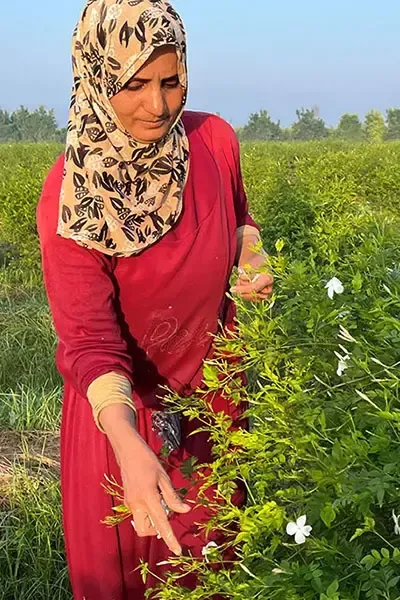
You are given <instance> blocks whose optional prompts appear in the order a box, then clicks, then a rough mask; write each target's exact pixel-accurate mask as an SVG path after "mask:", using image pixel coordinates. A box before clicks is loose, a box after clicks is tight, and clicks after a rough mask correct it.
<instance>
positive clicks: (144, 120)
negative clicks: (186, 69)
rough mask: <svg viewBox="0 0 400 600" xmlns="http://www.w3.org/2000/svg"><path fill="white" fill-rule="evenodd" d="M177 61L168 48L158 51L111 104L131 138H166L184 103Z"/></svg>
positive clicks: (173, 51) (173, 53) (172, 50)
mask: <svg viewBox="0 0 400 600" xmlns="http://www.w3.org/2000/svg"><path fill="white" fill-rule="evenodd" d="M183 93H184V92H183V89H182V87H181V85H180V82H179V76H178V58H177V55H176V51H175V49H174V48H173V47H171V46H165V47H163V48H157V49H156V50H155V51H154V52H153V54H152V56H151V57H150V58H149V60H148V61H147V62H146V63H145V64H144V65H143V67H142V68H141V69H140V70H139V71H138V72H137V73H136V75H135V76H134V77H133V78H132V79H131V80H130V81H129V82H128V83H127V84H126V86H125V87H124V88H123V89H122V90H121V91H120V92H118V94H116V95H115V96H113V97H112V98H111V99H110V101H111V104H112V106H113V108H114V110H115V112H116V114H117V117H118V118H119V120H120V121H121V123H122V125H124V127H125V128H126V129H127V131H128V132H129V133H130V134H131V136H132V137H133V138H134V139H135V140H138V141H141V142H156V141H158V140H160V139H161V138H162V137H164V135H166V134H167V133H168V131H169V129H170V127H171V125H172V124H173V122H174V121H175V120H176V118H177V116H178V114H179V112H180V110H181V108H182V102H183Z"/></svg>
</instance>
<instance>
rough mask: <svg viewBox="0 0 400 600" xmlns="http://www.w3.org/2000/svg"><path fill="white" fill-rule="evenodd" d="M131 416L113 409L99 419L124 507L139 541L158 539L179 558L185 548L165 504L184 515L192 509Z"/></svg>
mask: <svg viewBox="0 0 400 600" xmlns="http://www.w3.org/2000/svg"><path fill="white" fill-rule="evenodd" d="M132 415H134V413H133V411H131V410H130V409H129V407H126V406H124V405H114V406H110V407H107V408H105V409H104V410H103V411H102V413H101V417H100V419H101V425H102V427H103V428H104V430H105V432H106V433H107V436H108V438H109V439H110V442H111V445H112V446H113V448H114V452H115V455H116V458H117V461H118V463H119V466H120V469H121V475H122V482H123V487H124V493H125V503H126V505H127V507H128V508H129V509H130V510H131V512H132V514H133V523H134V527H135V530H136V533H137V535H138V536H139V537H147V536H159V537H161V538H162V539H163V540H164V541H165V543H166V544H167V546H168V548H169V549H170V550H171V551H172V552H173V553H174V554H176V555H177V556H179V555H180V554H182V548H181V546H180V544H179V542H178V540H177V538H176V536H175V534H174V532H173V530H172V527H171V524H170V522H169V520H168V516H167V513H166V511H165V509H164V508H163V505H162V500H163V501H164V502H165V504H166V505H167V507H168V508H169V510H170V511H174V512H177V513H181V514H183V513H187V512H189V511H190V510H191V507H190V506H189V505H187V504H185V503H184V502H183V501H182V499H181V498H180V497H179V496H178V494H177V492H176V490H175V489H174V487H173V485H172V483H171V480H170V478H169V476H168V475H167V473H166V472H165V470H164V468H163V467H162V465H161V463H160V461H159V460H158V458H157V456H156V455H155V454H154V452H153V451H152V450H151V448H150V447H149V446H148V444H146V442H145V441H144V439H143V438H142V437H141V436H140V434H139V433H138V431H137V430H136V428H135V427H134V426H133V423H134V421H133V418H132Z"/></svg>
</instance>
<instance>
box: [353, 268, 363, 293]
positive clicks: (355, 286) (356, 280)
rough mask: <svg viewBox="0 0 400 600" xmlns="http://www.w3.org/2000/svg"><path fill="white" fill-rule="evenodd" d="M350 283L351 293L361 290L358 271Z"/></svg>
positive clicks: (360, 276) (361, 280)
mask: <svg viewBox="0 0 400 600" xmlns="http://www.w3.org/2000/svg"><path fill="white" fill-rule="evenodd" d="M351 283H352V288H353V293H355V294H357V293H358V292H360V291H361V288H362V284H363V279H362V275H361V273H360V272H359V271H358V272H357V273H356V274H355V275H354V277H353V281H352V282H351Z"/></svg>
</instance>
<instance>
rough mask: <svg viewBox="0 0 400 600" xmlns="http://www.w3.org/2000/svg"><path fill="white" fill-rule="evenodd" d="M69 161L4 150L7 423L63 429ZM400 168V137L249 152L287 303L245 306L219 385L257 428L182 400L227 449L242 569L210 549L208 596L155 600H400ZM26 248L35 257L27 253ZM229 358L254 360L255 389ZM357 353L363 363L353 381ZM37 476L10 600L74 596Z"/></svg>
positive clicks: (6, 571)
mask: <svg viewBox="0 0 400 600" xmlns="http://www.w3.org/2000/svg"><path fill="white" fill-rule="evenodd" d="M40 149H41V152H40ZM60 151H62V148H60V147H58V146H48V145H43V146H27V147H24V146H21V145H18V146H14V147H12V148H10V147H4V148H1V149H0V241H2V242H3V244H4V248H6V247H8V248H9V249H8V250H7V251H6V250H5V251H4V256H5V259H4V261H3V265H4V266H3V267H2V268H0V286H1V297H0V300H1V303H0V329H1V331H2V336H0V354H1V356H2V360H3V363H4V365H5V368H4V371H2V372H1V378H0V380H1V383H0V386H1V387H0V392H1V394H2V396H1V398H0V403H1V402H3V405H2V408H1V409H0V421H1V424H2V426H3V427H13V428H18V429H22V428H27V427H43V426H44V427H46V428H54V427H56V426H57V424H58V414H59V402H60V398H59V387H58V383H59V382H58V379H57V375H56V374H55V370H54V357H53V351H54V341H55V340H54V334H53V332H52V329H51V324H50V319H49V315H48V311H47V309H45V304H44V302H45V301H44V296H43V291H42V290H41V289H40V288H39V289H37V286H38V283H37V281H38V280H37V273H38V272H39V261H38V252H37V237H36V232H35V228H34V215H35V207H36V203H37V200H38V196H39V193H40V189H41V185H42V180H43V178H44V176H45V174H46V172H47V170H48V168H49V166H50V165H51V164H52V162H53V161H54V160H55V158H56V156H57V154H58V153H59V152H60ZM399 159H400V144H399V143H396V142H393V143H391V144H386V145H383V144H380V145H373V144H350V143H348V142H345V141H340V140H339V141H325V142H318V143H317V142H313V143H305V144H302V143H296V144H290V143H279V144H275V143H269V144H264V143H255V144H251V143H246V144H243V147H242V161H243V171H244V177H245V182H246V187H247V192H248V196H249V199H250V204H251V207H252V211H253V213H254V216H255V218H256V219H257V220H258V221H259V223H260V224H261V226H262V231H263V238H264V244H265V246H266V248H267V249H268V251H269V253H270V255H271V264H270V268H271V270H272V271H273V272H274V274H275V278H276V292H275V297H274V299H273V301H272V302H271V303H264V304H260V305H248V304H244V303H242V304H240V311H239V322H238V332H237V333H236V334H235V335H231V336H229V337H227V338H224V337H223V336H221V338H220V339H219V340H218V342H217V346H218V350H219V353H218V356H216V357H215V358H214V360H213V361H211V362H210V363H209V364H208V365H207V368H206V369H205V385H206V389H208V390H213V389H217V388H221V387H222V388H223V389H224V390H225V393H226V395H227V397H231V398H233V400H234V401H238V400H239V399H241V398H242V399H245V400H248V402H249V412H248V414H249V417H250V420H251V423H252V428H251V431H250V432H246V431H236V432H233V431H231V430H230V421H229V419H226V418H225V417H224V416H223V415H218V414H214V413H212V412H211V410H210V408H209V406H208V404H207V402H206V397H205V396H204V395H203V394H201V393H198V394H196V395H195V396H193V397H191V398H186V399H182V398H175V399H174V398H173V399H171V404H172V405H173V406H178V407H179V408H182V407H183V408H184V411H185V413H186V414H187V415H189V416H190V417H200V418H201V419H202V422H203V425H204V427H205V428H206V429H208V430H209V431H210V434H211V436H212V439H213V441H214V444H215V458H216V460H215V463H214V464H213V465H212V469H211V474H210V477H209V479H207V480H206V479H205V480H204V484H205V485H209V484H211V483H212V484H215V485H216V486H217V488H218V490H219V492H220V496H221V498H225V501H226V502H225V504H224V505H223V506H219V510H218V513H217V515H216V517H215V518H214V519H213V520H212V522H211V523H210V524H209V527H208V529H209V531H212V532H213V533H217V532H218V531H221V530H223V531H224V532H225V533H226V532H229V531H230V532H231V534H232V535H231V540H230V542H229V544H230V546H231V549H232V548H233V549H234V550H235V552H236V553H235V554H234V558H233V560H234V564H233V565H230V566H233V569H232V570H229V569H228V568H226V567H227V564H223V563H220V559H222V558H223V554H222V551H223V550H224V548H223V547H220V548H217V549H213V550H212V551H211V552H210V563H207V562H206V561H204V560H193V559H190V558H185V559H182V560H179V559H177V558H176V559H175V558H174V559H173V562H174V563H175V564H178V563H179V564H181V566H182V568H183V570H186V571H192V572H195V573H197V574H198V575H199V577H200V585H199V586H197V588H196V589H195V590H191V591H189V590H185V589H184V588H181V587H180V586H179V585H177V574H176V573H175V574H170V575H169V576H167V578H166V582H165V584H164V585H163V587H162V588H161V589H160V590H158V592H157V595H156V596H155V597H158V598H163V599H168V600H178V599H179V600H184V599H189V598H190V600H209V598H211V597H212V596H213V594H221V595H222V596H226V597H228V598H231V599H233V600H253V598H260V599H265V600H282V599H284V600H378V599H386V600H398V598H399V589H400V580H399V577H400V551H399V549H398V548H399V541H400V538H399V536H398V535H396V533H395V529H394V527H395V523H394V520H393V515H392V513H393V512H394V515H395V516H397V515H399V514H400V498H399V496H400V494H399V489H400V475H399V469H398V465H399V462H400V430H399V427H400V425H399V424H400V410H399V364H398V361H399V355H400V325H399V323H400V321H399V315H400V227H399V220H400V219H399V204H400V192H399V190H400V171H399V169H398V168H397V165H398V163H399ZM24 181H26V182H27V184H26V187H24ZM14 246H15V247H17V249H18V254H20V255H21V256H22V258H18V257H16V258H15V259H14V260H11V259H10V258H9V257H10V254H11V255H13V252H14V250H13V248H14ZM30 249H32V251H30ZM33 249H35V252H36V254H34V252H33ZM6 252H7V253H8V254H7V256H6ZM5 265H7V266H5ZM334 276H336V277H338V278H339V279H340V280H341V281H342V283H343V287H344V292H343V293H342V294H340V295H335V296H334V298H333V299H332V300H331V299H330V298H328V295H327V290H326V289H325V286H326V283H327V282H328V281H329V280H330V279H331V278H332V277H334ZM21 282H22V283H23V285H22V283H21ZM227 351H228V352H229V353H230V354H233V355H236V356H239V357H241V358H242V360H243V362H244V365H245V367H246V368H247V371H248V374H249V385H248V387H247V388H246V389H244V388H243V385H242V382H241V380H240V379H239V378H238V377H237V370H238V369H239V368H241V367H239V366H238V365H237V364H235V363H231V362H229V363H228V362H227V360H226V352H227ZM224 353H225V354H224ZM340 356H341V357H343V356H349V359H348V360H347V361H346V363H345V366H346V368H345V369H344V372H343V374H342V375H341V376H339V375H338V363H339V360H340V359H339V357H340ZM52 424H53V425H52ZM198 469H199V465H197V464H196V463H195V462H194V461H190V460H188V461H187V463H186V464H185V465H184V470H185V473H186V474H187V475H189V476H190V474H191V473H192V472H194V471H197V470H198ZM15 476H16V477H17V476H18V470H17V471H16V475H15ZM18 477H19V476H18ZM25 479H26V478H25V477H23V478H22V479H21V478H18V479H16V480H15V486H14V488H15V490H16V491H15V494H14V496H10V495H9V496H8V499H7V505H6V506H4V507H3V505H2V509H1V510H2V513H1V520H2V524H3V527H2V532H1V537H0V581H1V584H0V598H2V600H12V599H14V598H18V599H20V600H30V599H31V598H38V599H41V598H43V599H44V598H56V599H57V598H59V599H60V600H61V599H62V600H64V599H65V598H68V597H69V596H68V590H67V586H66V573H65V570H64V569H63V564H64V563H63V554H62V542H61V528H60V515H59V495H58V488H57V486H56V484H55V483H54V481H52V480H51V478H50V479H48V478H43V477H40V478H33V479H32V480H31V479H28V480H27V481H25ZM237 479H239V480H241V481H242V483H243V485H245V487H246V489H247V490H248V502H247V504H246V506H244V507H241V508H238V507H236V506H234V505H233V504H232V502H231V494H232V491H233V489H234V485H235V481H236V480H237ZM199 500H201V497H200V498H199ZM303 514H304V515H306V516H307V523H308V524H309V525H311V526H312V528H313V529H312V532H311V536H310V537H309V538H307V540H306V542H305V544H303V545H297V544H296V543H295V542H294V539H293V538H292V537H290V536H288V535H287V534H286V525H287V523H288V522H289V521H296V519H297V518H298V517H299V516H300V515H303ZM211 559H212V562H211ZM215 561H216V565H217V566H218V567H220V568H219V569H214V568H212V565H213V564H214V563H215ZM143 570H144V573H145V572H146V565H143ZM1 586H3V587H1ZM2 594H3V595H2Z"/></svg>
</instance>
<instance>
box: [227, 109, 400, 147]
mask: <svg viewBox="0 0 400 600" xmlns="http://www.w3.org/2000/svg"><path fill="white" fill-rule="evenodd" d="M296 115H297V121H296V122H295V123H293V125H291V126H290V127H286V128H285V127H281V124H280V121H277V122H274V121H273V120H272V118H271V116H270V115H269V113H268V111H267V110H261V111H260V112H257V113H253V114H251V115H250V118H249V121H248V123H247V124H246V125H245V126H244V127H239V128H238V129H237V133H238V136H239V138H240V140H241V141H257V140H259V141H289V140H302V141H307V140H323V139H326V138H331V139H340V140H351V141H363V140H364V141H365V140H366V141H370V142H378V143H379V142H383V141H386V140H396V139H400V108H389V109H388V110H387V112H386V116H384V115H383V114H382V113H381V112H379V111H378V110H370V111H369V112H368V113H367V114H366V116H365V119H364V121H361V119H360V117H359V116H358V115H357V114H349V113H346V114H344V115H343V116H342V117H341V118H340V121H339V123H338V125H337V127H328V126H327V125H326V123H325V121H324V120H323V119H322V118H321V117H320V116H319V110H318V108H317V107H314V108H311V109H308V108H301V109H298V110H297V111H296Z"/></svg>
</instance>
